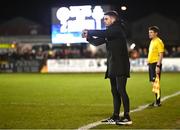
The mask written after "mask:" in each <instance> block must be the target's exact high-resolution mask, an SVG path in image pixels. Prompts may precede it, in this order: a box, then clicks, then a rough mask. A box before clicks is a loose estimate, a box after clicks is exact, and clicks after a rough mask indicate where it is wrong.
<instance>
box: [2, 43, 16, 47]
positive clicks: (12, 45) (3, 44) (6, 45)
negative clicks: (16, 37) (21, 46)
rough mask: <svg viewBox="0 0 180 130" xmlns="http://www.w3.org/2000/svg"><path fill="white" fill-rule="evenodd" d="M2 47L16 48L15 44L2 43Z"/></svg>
mask: <svg viewBox="0 0 180 130" xmlns="http://www.w3.org/2000/svg"><path fill="white" fill-rule="evenodd" d="M0 48H16V45H15V44H8V43H0Z"/></svg>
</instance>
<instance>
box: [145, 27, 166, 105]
mask: <svg viewBox="0 0 180 130" xmlns="http://www.w3.org/2000/svg"><path fill="white" fill-rule="evenodd" d="M158 33H159V28H158V27H157V26H151V27H149V38H150V39H151V42H150V45H149V52H148V66H149V80H150V82H151V83H152V87H153V89H152V91H153V92H154V93H155V97H156V101H155V102H153V103H152V104H150V106H160V105H161V94H160V93H161V92H160V82H159V81H158V82H157V80H156V78H158V79H159V80H160V76H161V69H162V60H163V55H164V43H163V41H162V40H161V39H160V37H159V36H158ZM157 76H158V77H157ZM155 81H156V82H155ZM157 83H158V84H157Z"/></svg>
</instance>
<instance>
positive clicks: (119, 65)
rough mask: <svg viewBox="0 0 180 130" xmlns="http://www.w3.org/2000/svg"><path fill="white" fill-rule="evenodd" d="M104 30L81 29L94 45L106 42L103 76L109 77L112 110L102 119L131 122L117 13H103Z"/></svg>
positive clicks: (124, 52) (122, 37) (126, 59)
mask: <svg viewBox="0 0 180 130" xmlns="http://www.w3.org/2000/svg"><path fill="white" fill-rule="evenodd" d="M104 22H105V25H106V27H107V29H106V30H83V32H82V37H84V38H87V41H89V43H90V44H93V45H95V46H98V45H101V44H106V49H107V71H106V74H105V78H109V79H110V83H111V92H112V96H113V107H114V111H113V114H112V116H111V117H110V118H108V119H107V120H104V121H103V122H104V123H107V124H122V125H123V124H126V125H127V124H132V121H131V119H130V116H129V108H130V105H129V104H130V103H129V97H128V94H127V92H126V82H127V78H128V77H130V63H129V56H128V49H127V44H126V37H125V32H124V31H123V29H122V26H121V23H120V20H119V15H118V13H117V12H116V11H109V12H107V13H105V15H104ZM121 100H122V102H123V106H124V116H123V117H122V118H120V117H119V114H120V107H121Z"/></svg>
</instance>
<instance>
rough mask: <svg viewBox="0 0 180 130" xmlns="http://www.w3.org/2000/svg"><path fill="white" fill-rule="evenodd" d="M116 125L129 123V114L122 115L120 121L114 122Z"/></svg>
mask: <svg viewBox="0 0 180 130" xmlns="http://www.w3.org/2000/svg"><path fill="white" fill-rule="evenodd" d="M116 124H117V125H131V124H132V120H131V118H130V116H125V117H122V118H121V120H120V121H118V122H116Z"/></svg>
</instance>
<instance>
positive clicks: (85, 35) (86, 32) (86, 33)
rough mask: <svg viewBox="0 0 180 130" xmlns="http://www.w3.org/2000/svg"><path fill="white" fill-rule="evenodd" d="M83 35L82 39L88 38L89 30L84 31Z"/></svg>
mask: <svg viewBox="0 0 180 130" xmlns="http://www.w3.org/2000/svg"><path fill="white" fill-rule="evenodd" d="M81 35H82V38H87V36H88V30H87V29H85V30H83V31H82V34H81Z"/></svg>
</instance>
